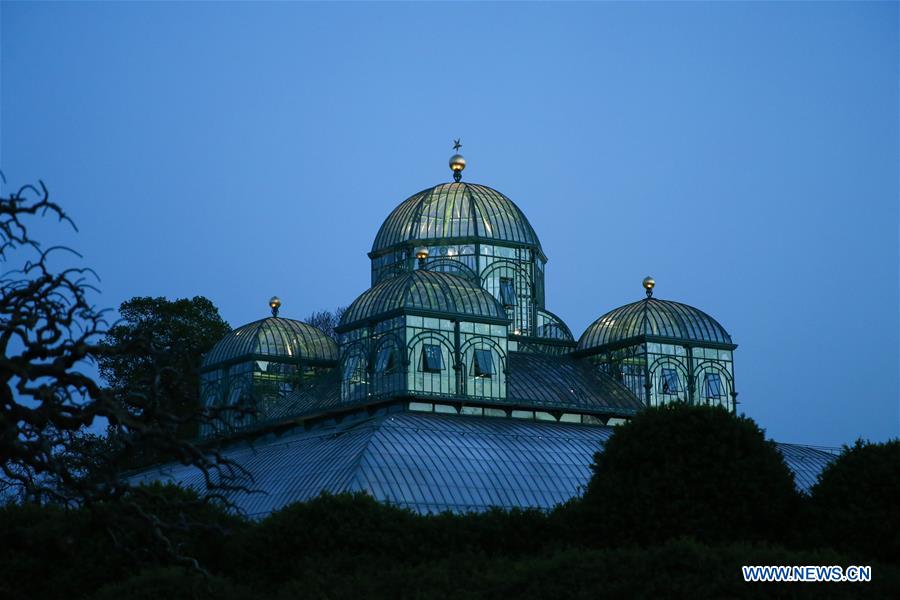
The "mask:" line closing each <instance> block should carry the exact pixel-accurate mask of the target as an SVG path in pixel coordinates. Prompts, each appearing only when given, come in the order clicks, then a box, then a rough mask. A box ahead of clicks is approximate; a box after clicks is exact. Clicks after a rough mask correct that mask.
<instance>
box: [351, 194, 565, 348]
mask: <svg viewBox="0 0 900 600" xmlns="http://www.w3.org/2000/svg"><path fill="white" fill-rule="evenodd" d="M417 249H424V254H425V256H424V258H422V260H421V261H419V260H418V259H417V258H416V254H417ZM369 257H370V258H371V259H372V284H373V285H377V284H378V283H380V282H383V281H385V280H387V279H390V278H393V277H397V276H399V275H401V274H402V273H405V272H408V271H412V270H414V269H416V268H420V269H427V270H430V271H443V272H449V273H453V274H456V275H460V276H462V277H465V278H467V279H470V280H472V281H475V282H477V283H479V284H480V285H481V287H483V288H484V289H486V290H487V291H488V292H490V293H491V295H493V296H494V297H495V298H496V299H497V300H498V301H500V303H501V304H502V305H503V306H504V308H505V310H506V313H507V316H508V317H509V319H510V321H511V331H512V332H513V334H514V335H522V336H527V337H544V331H545V329H542V323H539V321H540V319H539V313H540V312H541V311H544V310H545V305H544V269H545V265H546V262H547V257H546V256H545V255H544V251H543V249H542V248H541V243H540V240H539V239H538V237H537V234H536V233H535V231H534V228H533V227H532V226H531V224H530V223H529V222H528V219H527V218H526V217H525V215H524V214H523V213H522V211H521V210H520V209H519V207H518V206H516V204H515V203H514V202H513V201H512V200H510V199H509V198H507V197H506V196H504V195H503V194H501V193H500V192H498V191H497V190H494V189H491V188H489V187H487V186H483V185H477V184H472V183H445V184H440V185H437V186H435V187H432V188H428V189H426V190H422V191H421V192H419V193H417V194H413V195H412V196H410V197H409V198H408V199H406V200H405V201H404V202H402V203H401V204H400V205H399V206H398V207H397V208H395V209H394V211H393V212H391V214H390V215H389V216H388V218H387V219H385V221H384V223H383V224H382V226H381V229H380V230H379V231H378V235H376V236H375V243H374V244H373V245H372V251H371V252H370V253H369ZM557 320H558V318H557ZM563 327H565V326H564V325H563ZM536 348H537V346H536Z"/></svg>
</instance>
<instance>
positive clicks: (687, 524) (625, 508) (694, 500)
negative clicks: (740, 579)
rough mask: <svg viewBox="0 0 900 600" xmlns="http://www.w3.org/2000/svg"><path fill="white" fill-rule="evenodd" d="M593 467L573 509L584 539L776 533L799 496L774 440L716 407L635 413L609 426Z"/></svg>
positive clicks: (648, 540) (770, 536)
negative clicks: (580, 521)
mask: <svg viewBox="0 0 900 600" xmlns="http://www.w3.org/2000/svg"><path fill="white" fill-rule="evenodd" d="M592 468H593V471H594V474H593V477H592V478H591V481H590V483H589V484H588V488H587V490H586V492H585V494H584V499H583V502H582V505H581V506H580V507H579V512H581V517H582V518H584V519H585V527H584V528H583V531H584V532H586V533H587V534H588V536H589V541H591V542H593V543H598V541H599V543H601V544H604V543H605V544H616V543H623V542H634V543H639V544H654V543H659V542H662V541H664V540H667V539H671V538H676V537H679V536H693V537H696V538H697V539H700V540H704V541H726V540H728V541H730V540H751V541H752V540H760V539H762V540H780V539H783V537H784V535H785V533H786V529H787V528H788V527H790V526H791V524H792V523H793V519H794V516H795V514H796V507H797V503H798V502H799V494H798V492H797V491H796V488H795V487H794V478H793V475H792V474H791V472H790V470H789V469H788V467H787V466H786V465H785V462H784V458H783V457H782V456H781V454H780V453H779V452H778V450H777V448H776V447H775V445H774V444H773V443H772V442H769V441H766V439H765V436H764V434H763V431H762V430H761V429H760V428H759V427H758V426H757V424H756V423H755V422H754V421H753V420H751V419H749V418H747V417H737V416H735V415H733V414H731V413H730V412H728V411H726V410H724V409H722V408H710V407H705V406H690V405H685V404H670V405H666V406H662V407H658V408H651V409H647V410H644V411H642V412H641V413H639V414H638V415H637V416H636V417H635V418H634V419H633V420H632V421H631V422H629V423H627V424H625V425H622V426H621V427H619V428H617V429H616V431H615V433H614V434H613V435H612V437H611V438H610V439H609V441H608V442H607V443H606V447H605V449H604V450H603V451H601V452H598V453H597V454H596V456H595V457H594V465H593V467H592Z"/></svg>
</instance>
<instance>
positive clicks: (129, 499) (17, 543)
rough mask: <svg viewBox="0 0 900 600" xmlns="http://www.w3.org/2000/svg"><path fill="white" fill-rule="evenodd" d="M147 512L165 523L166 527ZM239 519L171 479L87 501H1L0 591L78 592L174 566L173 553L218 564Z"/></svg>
mask: <svg viewBox="0 0 900 600" xmlns="http://www.w3.org/2000/svg"><path fill="white" fill-rule="evenodd" d="M147 520H153V521H156V522H158V523H159V524H164V530H165V532H166V535H165V536H162V535H161V531H162V530H163V529H160V528H154V527H148V526H147ZM246 526H247V523H246V522H244V521H242V520H240V519H237V518H236V517H233V516H230V515H228V514H226V513H225V512H224V510H222V508H221V507H219V506H216V505H215V504H213V503H211V502H209V501H206V500H204V499H203V498H201V497H199V496H198V495H197V494H195V493H193V492H189V491H185V490H183V489H180V488H177V487H174V486H160V485H154V486H151V487H149V488H145V489H132V490H130V491H129V492H127V493H126V494H125V495H124V496H123V497H121V498H119V499H117V500H116V501H114V502H102V503H98V504H96V505H93V506H91V507H90V508H87V507H83V508H64V507H60V506H55V505H46V506H40V505H36V504H31V503H25V504H21V505H17V504H10V505H7V506H5V507H3V508H2V509H0V564H2V565H3V568H2V569H0V572H2V577H0V597H8V598H46V599H54V598H72V597H81V596H83V595H84V594H87V593H90V592H93V591H94V590H97V589H98V588H100V587H101V586H103V585H104V584H105V583H106V582H108V581H120V580H124V579H126V578H128V577H129V576H130V575H131V574H132V573H134V572H135V571H136V570H138V569H141V568H145V567H146V568H152V567H155V566H160V565H172V566H174V565H176V564H178V563H179V562H180V561H179V560H177V558H176V557H179V556H191V557H195V558H196V559H197V560H198V561H199V562H200V564H203V565H215V564H220V563H222V562H223V560H224V557H223V555H222V552H223V550H224V546H225V540H226V539H228V538H230V536H232V535H234V534H235V532H237V531H240V530H241V529H243V528H244V527H246ZM193 570H194V572H195V575H196V574H198V573H199V571H198V570H196V569H193Z"/></svg>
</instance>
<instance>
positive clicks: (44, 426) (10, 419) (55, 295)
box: [0, 182, 247, 564]
mask: <svg viewBox="0 0 900 600" xmlns="http://www.w3.org/2000/svg"><path fill="white" fill-rule="evenodd" d="M42 217H51V218H55V219H56V220H57V221H59V222H61V223H64V224H67V225H69V226H72V227H73V228H74V227H75V226H74V223H73V222H72V220H71V219H70V218H69V216H68V215H67V214H66V213H65V212H64V211H63V209H62V208H61V207H60V206H59V205H58V204H56V203H55V202H53V201H51V200H50V197H49V193H48V191H47V188H46V187H45V186H44V184H43V183H42V182H41V183H39V184H38V186H33V185H26V186H23V187H21V188H19V189H18V190H17V191H15V192H12V193H10V194H9V195H3V196H0V260H2V261H3V262H4V263H9V262H11V261H12V260H15V261H16V262H17V264H19V265H21V266H20V267H19V268H14V269H11V270H4V272H3V273H2V275H0V459H2V460H0V468H2V473H0V474H2V479H3V484H4V486H5V492H6V494H7V495H15V496H17V497H18V498H20V499H23V500H26V501H32V502H52V503H57V504H60V505H63V506H96V505H100V504H104V503H109V502H120V503H122V504H123V505H124V506H126V507H128V508H130V509H131V512H132V515H133V516H137V517H139V518H140V519H141V522H143V523H144V524H145V525H146V526H147V527H148V528H149V530H150V531H152V534H153V535H152V539H154V540H156V542H158V543H159V544H160V545H161V546H162V547H166V548H168V549H169V550H171V551H172V553H173V554H176V555H177V554H178V552H177V548H175V547H173V546H171V545H170V544H169V538H168V537H167V534H168V532H169V531H171V527H170V525H171V524H172V523H173V522H175V521H177V520H178V519H174V520H167V519H163V518H160V517H159V515H157V514H154V513H153V511H148V510H147V509H146V506H147V503H146V502H141V496H142V495H146V494H152V491H150V489H149V488H143V487H135V486H132V485H131V484H130V480H129V478H128V476H127V474H126V473H125V472H123V465H126V464H129V460H128V457H130V456H131V457H133V456H134V455H135V454H136V453H149V454H150V455H152V456H155V457H159V458H160V459H165V460H170V461H177V462H179V463H182V464H185V465H193V466H195V467H196V468H197V469H199V470H200V471H201V472H202V474H203V475H204V478H205V480H206V483H207V488H208V489H207V493H206V494H205V495H204V496H203V497H202V498H200V499H199V501H200V502H212V501H215V500H220V501H226V499H227V493H228V492H229V491H230V490H236V489H246V487H247V486H246V474H245V473H243V472H242V471H241V469H240V468H239V467H238V466H237V465H235V464H233V463H231V462H229V461H228V460H226V459H225V458H224V457H223V456H222V455H221V454H219V453H218V452H217V451H216V450H215V449H214V448H203V447H200V446H198V445H196V444H195V443H193V442H192V441H191V440H186V439H183V438H179V437H178V436H176V435H175V434H174V432H175V431H177V430H178V428H179V426H180V425H182V424H183V423H185V422H186V421H187V420H188V419H205V420H216V419H219V418H221V417H222V415H221V414H220V412H221V411H227V410H232V409H229V408H227V407H226V408H218V409H207V410H204V411H200V412H199V413H198V414H195V415H189V416H186V415H179V414H176V413H173V412H172V411H170V410H168V407H167V406H166V404H165V402H163V401H162V399H163V398H164V397H165V396H164V390H163V389H162V384H163V383H164V382H170V381H172V379H173V378H175V377H177V376H178V373H177V372H175V369H173V367H172V366H170V365H168V364H166V361H165V360H164V359H163V358H162V354H164V352H165V348H160V347H159V346H158V344H157V343H156V342H155V340H153V339H146V338H133V339H129V340H127V341H126V342H124V344H123V345H109V344H105V345H104V344H101V343H100V342H101V339H102V336H103V335H104V334H105V333H106V332H107V330H108V323H107V321H106V311H104V310H100V309H98V308H96V307H95V305H94V304H93V302H92V301H91V296H92V295H93V293H94V292H96V288H95V287H94V284H95V283H96V282H97V281H98V278H97V276H96V275H95V274H94V273H93V271H91V270H90V269H88V268H83V267H66V268H59V269H55V268H54V266H53V265H52V264H51V263H52V262H53V263H55V259H56V257H57V256H58V255H60V254H63V253H70V254H72V255H75V256H78V255H77V253H75V252H74V251H72V250H69V249H66V248H61V247H50V248H47V249H44V248H42V246H41V244H40V243H39V242H38V241H37V240H36V239H34V238H33V237H32V236H31V235H30V234H29V226H30V225H32V224H33V222H34V220H35V219H38V218H42ZM76 230H77V229H76ZM136 347H141V348H142V349H143V351H146V352H147V353H148V355H149V356H151V357H153V360H151V361H150V363H149V365H148V369H149V372H148V373H147V378H146V379H147V381H148V385H146V386H145V387H143V388H141V389H139V390H134V391H133V393H130V394H127V395H125V396H124V397H123V396H122V395H116V394H112V393H110V392H109V391H108V390H105V389H104V388H103V387H102V386H101V385H100V384H99V383H98V382H97V381H95V380H94V379H93V378H92V377H91V376H90V375H88V374H86V373H85V369H86V368H87V367H88V366H89V365H90V364H91V363H94V364H96V362H97V361H99V360H106V359H109V357H114V356H117V355H121V354H123V353H128V352H133V351H134V349H135V348H136ZM157 357H159V359H158V360H157V359H156V358H157ZM104 420H105V421H106V422H107V423H108V424H109V426H110V427H111V428H112V430H113V431H114V432H115V436H114V437H104V436H93V437H91V436H90V435H86V432H87V431H88V429H89V428H91V427H92V426H93V427H94V428H96V426H97V425H98V424H102V423H103V421H104ZM110 447H112V448H113V451H111V450H110ZM191 502H195V501H194V500H191ZM151 505H152V504H151ZM170 514H171V513H170ZM181 524H182V525H183V522H182V523H181ZM110 527H111V528H113V527H114V524H110ZM110 533H114V532H113V531H112V529H111V530H110ZM178 559H179V560H183V561H184V562H187V563H189V564H196V563H195V561H193V560H191V559H190V558H188V557H182V556H178Z"/></svg>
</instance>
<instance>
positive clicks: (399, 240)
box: [371, 183, 543, 255]
mask: <svg viewBox="0 0 900 600" xmlns="http://www.w3.org/2000/svg"><path fill="white" fill-rule="evenodd" d="M452 239H467V240H469V239H470V240H484V241H489V242H491V243H494V242H505V243H511V244H513V245H520V246H528V247H532V248H534V249H537V250H539V251H540V249H541V243H540V241H539V240H538V237H537V234H536V233H535V232H534V229H533V228H532V227H531V224H530V223H529V222H528V219H526V218H525V214H524V213H523V212H522V211H521V210H520V209H519V207H518V206H516V205H515V203H513V201H512V200H510V199H509V198H507V197H506V196H504V195H503V194H501V193H500V192H498V191H497V190H494V189H491V188H489V187H486V186H483V185H477V184H473V183H443V184H440V185H437V186H435V187H432V188H428V189H426V190H422V191H421V192H419V193H417V194H413V195H412V196H410V197H409V198H407V199H406V200H404V201H403V202H402V203H401V204H400V205H399V206H398V207H397V208H395V209H394V210H393V212H391V214H390V215H388V218H387V219H386V220H385V221H384V223H383V224H382V225H381V229H379V230H378V235H376V236H375V243H374V244H373V245H372V253H371V254H372V255H378V254H381V253H382V252H384V251H386V250H388V249H391V248H395V247H397V246H402V245H409V244H410V243H414V242H426V243H430V242H432V241H435V240H452ZM541 254H543V252H541Z"/></svg>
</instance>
